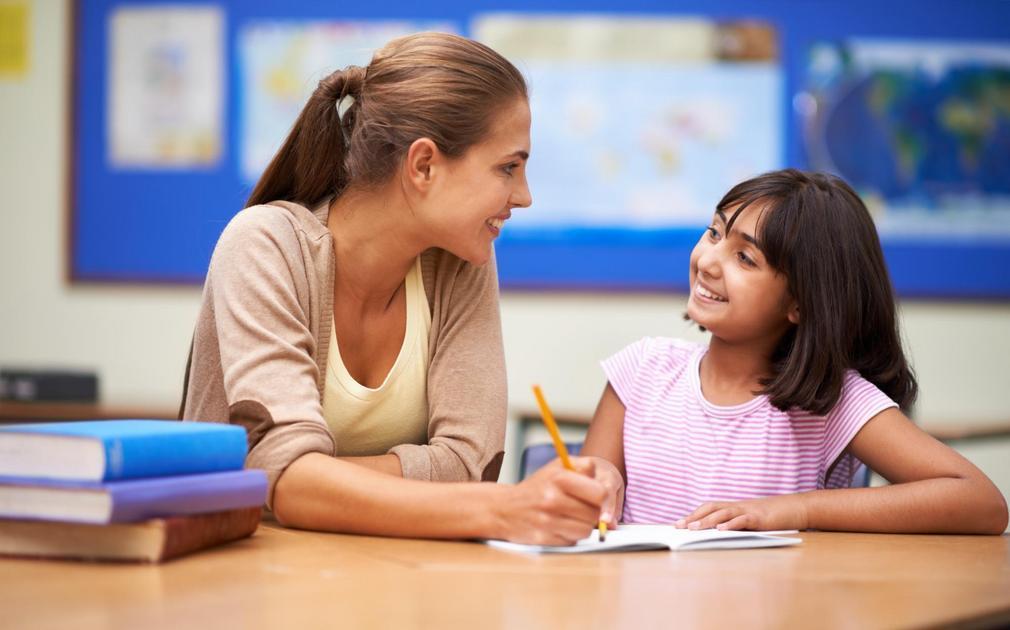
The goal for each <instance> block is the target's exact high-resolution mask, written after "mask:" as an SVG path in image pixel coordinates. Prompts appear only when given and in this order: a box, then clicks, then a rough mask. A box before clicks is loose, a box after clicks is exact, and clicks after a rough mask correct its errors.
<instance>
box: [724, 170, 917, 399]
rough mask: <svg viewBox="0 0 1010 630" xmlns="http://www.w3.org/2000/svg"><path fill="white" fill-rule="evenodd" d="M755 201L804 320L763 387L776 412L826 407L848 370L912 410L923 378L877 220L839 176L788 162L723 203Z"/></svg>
mask: <svg viewBox="0 0 1010 630" xmlns="http://www.w3.org/2000/svg"><path fill="white" fill-rule="evenodd" d="M752 204H755V207H756V208H760V210H761V211H762V215H761V217H760V220H759V222H758V228H757V229H758V234H756V235H755V236H756V237H757V240H758V242H759V243H760V245H761V251H762V252H763V253H764V255H765V258H766V259H767V261H768V263H769V264H770V265H771V266H772V267H774V268H775V269H776V270H778V271H779V272H780V273H782V274H784V275H785V277H786V279H787V281H788V287H789V293H790V295H792V297H793V298H794V299H795V300H796V302H797V304H798V307H799V314H800V319H799V324H798V325H796V326H795V327H793V328H792V329H790V330H789V332H787V333H786V334H785V335H784V336H783V338H782V340H781V341H780V342H779V344H778V347H777V348H776V349H775V352H774V354H773V356H772V363H773V369H772V374H773V376H771V377H770V378H768V379H766V380H764V381H762V385H763V386H764V391H763V393H766V394H768V395H769V398H770V400H771V403H772V404H773V405H775V406H776V407H778V408H779V409H782V410H786V409H789V408H793V407H795V408H800V409H804V410H807V411H810V412H813V413H817V414H820V415H825V414H827V413H828V412H829V411H830V410H831V409H832V408H833V407H834V406H835V404H836V403H837V402H838V399H839V397H840V396H841V391H842V382H843V380H844V376H845V371H846V370H849V369H852V370H856V371H857V372H859V374H860V375H861V376H862V377H863V378H865V379H866V380H868V381H870V382H871V383H873V384H874V385H876V386H877V387H878V388H879V389H880V390H881V391H883V392H884V393H885V394H887V396H888V397H890V398H891V399H892V400H894V401H895V402H896V403H898V405H899V406H900V407H901V408H902V409H904V410H906V411H908V410H910V408H911V406H912V403H913V402H914V401H915V397H916V394H917V392H918V385H917V384H916V381H915V376H914V374H913V373H912V370H911V368H910V367H909V365H908V362H907V361H906V359H905V353H904V351H903V349H902V345H901V338H900V334H899V332H898V320H897V317H896V314H895V305H894V292H893V290H892V288H891V280H890V276H889V275H888V273H887V265H886V264H885V263H884V253H883V251H882V250H881V248H880V239H879V237H878V236H877V229H876V226H875V225H874V223H873V218H872V217H871V216H870V213H869V212H868V211H867V209H866V206H865V205H864V204H863V202H862V200H861V199H860V198H859V196H858V195H857V194H856V193H855V191H853V190H852V188H850V187H849V185H848V184H846V183H845V182H844V181H842V180H841V179H839V178H837V177H835V176H833V175H828V174H824V173H806V172H803V171H798V170H795V169H785V170H781V171H774V172H771V173H765V174H764V175H761V176H759V177H755V178H754V179H750V180H747V181H745V182H743V183H740V184H737V185H736V186H734V187H733V188H732V190H730V191H729V192H728V193H726V195H725V196H724V197H723V198H722V200H721V201H720V202H719V205H718V206H717V207H718V209H719V210H722V211H723V212H725V213H726V214H727V216H729V214H730V213H731V212H732V217H731V218H730V220H729V225H728V226H727V231H728V230H729V228H730V227H731V226H732V224H733V222H734V220H735V219H736V217H737V216H739V214H740V212H741V211H743V210H744V209H745V208H747V207H748V206H750V205H752Z"/></svg>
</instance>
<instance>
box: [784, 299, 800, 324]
mask: <svg viewBox="0 0 1010 630" xmlns="http://www.w3.org/2000/svg"><path fill="white" fill-rule="evenodd" d="M786 317H788V318H789V321H790V322H792V323H793V324H799V323H800V305H799V304H797V303H796V302H795V301H793V303H792V305H791V306H790V307H789V312H788V313H787V314H786Z"/></svg>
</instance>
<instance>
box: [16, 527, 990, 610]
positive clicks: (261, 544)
mask: <svg viewBox="0 0 1010 630" xmlns="http://www.w3.org/2000/svg"><path fill="white" fill-rule="evenodd" d="M801 536H802V538H803V539H804V541H805V542H804V544H802V545H800V546H798V547H793V548H782V549H749V550H740V551H695V552H679V553H673V552H662V551H657V552H642V553H625V554H609V555H608V554H599V555H584V556H566V557H547V556H523V555H517V554H510V553H508V552H504V551H498V550H494V549H490V548H487V547H484V546H481V545H479V544H476V543H461V542H431V541H418V540H396V539H382V538H370V537H358V536H342V535H333V534H317V533H310V532H299V531H292V530H284V529H280V528H278V527H276V526H275V525H272V524H266V525H264V526H262V527H261V528H260V530H259V531H258V532H257V534H256V535H255V536H254V537H253V538H251V539H248V540H245V541H242V542H239V543H235V544H232V545H229V546H225V547H221V548H219V549H215V550H208V551H205V552H203V553H200V554H197V555H193V556H190V557H186V558H182V559H179V560H176V561H174V562H170V563H168V564H165V565H161V566H135V565H111V564H110V565H101V564H78V563H72V562H54V561H32V560H9V559H8V560H0V611H2V613H0V614H2V617H0V618H2V623H0V625H3V626H4V627H5V628H11V627H25V628H44V627H74V628H154V627H165V628H192V627H201V628H202V627H213V628H222V629H223V628H307V627H346V628H389V627H393V628H400V627H402V628H413V627H424V628H481V629H484V628H520V629H524V630H525V629H526V628H537V627H540V628H565V627H567V628H580V629H581V628H620V627H624V628H634V629H635V630H638V629H640V628H660V627H662V628H666V627H674V626H678V627H686V628H693V627H710V628H733V627H748V628H750V627H776V628H780V627H798V628H807V627H817V628H841V627H845V628H877V627H891V628H893V627H921V626H926V625H929V626H933V625H949V624H953V623H966V622H967V623H972V624H974V625H978V626H982V627H984V626H988V625H997V624H1000V623H1008V622H1010V537H1007V536H1001V537H970V536H891V535H872V534H831V533H820V532H811V533H804V534H801Z"/></svg>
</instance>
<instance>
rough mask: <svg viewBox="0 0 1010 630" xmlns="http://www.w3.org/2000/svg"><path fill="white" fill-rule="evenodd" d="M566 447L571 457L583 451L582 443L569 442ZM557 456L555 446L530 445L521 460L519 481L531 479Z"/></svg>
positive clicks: (525, 449)
mask: <svg viewBox="0 0 1010 630" xmlns="http://www.w3.org/2000/svg"><path fill="white" fill-rule="evenodd" d="M565 446H566V447H567V448H568V454H569V455H578V454H579V451H581V450H582V443H581V442H568V443H565ZM557 456H558V454H557V452H555V450H554V445H553V444H530V445H529V446H527V447H526V448H524V449H523V454H522V457H521V458H520V459H519V481H522V480H523V479H525V478H527V477H529V476H530V475H532V474H533V473H535V472H536V471H537V470H539V469H540V468H541V467H542V466H544V465H546V464H547V463H548V462H550V461H551V460H552V459H554V458H555V457H557Z"/></svg>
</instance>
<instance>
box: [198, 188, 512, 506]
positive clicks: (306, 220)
mask: <svg viewBox="0 0 1010 630" xmlns="http://www.w3.org/2000/svg"><path fill="white" fill-rule="evenodd" d="M327 213H328V204H327V203H323V204H321V205H320V206H319V207H318V208H316V209H315V210H314V211H310V210H308V209H307V208H305V207H303V206H300V205H297V204H294V203H289V202H281V201H279V202H274V203H273V204H271V205H264V206H254V207H251V208H246V209H245V210H243V211H242V212H240V213H238V214H237V215H236V216H235V218H234V219H232V221H231V222H230V223H229V224H228V226H227V227H226V228H225V230H224V232H223V233H222V234H221V238H220V239H219V241H218V243H217V246H216V247H215V249H214V255H213V257H212V258H211V262H210V269H209V270H208V272H207V281H206V283H205V285H204V289H203V301H202V304H201V307H200V314H199V317H198V319H197V323H196V330H195V332H194V336H193V345H192V348H191V350H190V356H189V362H188V365H187V367H186V381H185V386H184V393H183V401H182V409H181V411H180V416H181V418H183V419H185V420H200V421H209V422H230V423H233V424H239V425H242V426H244V427H245V428H246V431H247V432H248V439H249V454H248V455H247V457H246V466H247V467H251V468H261V469H264V470H265V471H266V472H267V475H268V477H269V480H270V490H269V492H268V495H267V506H268V507H271V506H272V505H273V490H274V485H275V484H276V482H277V479H278V478H279V477H280V475H281V473H282V472H283V471H284V469H285V468H286V467H287V466H288V465H289V464H291V462H293V461H294V460H296V459H297V458H298V457H300V456H302V455H304V454H306V453H311V452H318V453H326V454H328V455H333V454H334V453H335V452H336V447H335V444H334V442H333V437H332V436H331V435H330V432H329V430H328V428H327V426H326V422H325V421H324V420H323V412H322V392H323V387H324V383H325V375H326V357H327V352H328V350H329V340H330V327H331V325H332V321H333V278H334V270H335V266H336V264H339V262H338V261H336V260H335V256H334V248H333V238H332V237H331V236H330V233H329V231H328V229H327V227H326V217H327ZM421 273H422V275H423V278H424V288H425V292H426V293H427V295H428V302H429V306H430V308H431V334H430V338H429V355H430V357H431V362H430V364H429V365H428V443H427V444H421V445H415V444H402V445H399V446H396V447H394V448H392V449H391V450H390V452H391V453H395V454H396V455H397V456H398V457H399V459H400V465H401V467H402V469H403V476H404V477H406V478H410V479H424V480H430V481H467V480H470V481H478V480H483V481H488V480H491V481H493V480H497V478H498V473H499V471H500V469H501V463H502V458H503V456H504V452H503V445H504V441H505V417H506V397H507V394H506V383H505V358H504V351H503V348H502V337H501V317H500V314H499V310H498V278H497V272H496V268H495V264H494V261H493V259H492V262H491V263H489V264H487V265H485V266H483V267H475V266H473V265H471V264H469V263H467V262H464V261H463V260H461V259H459V258H457V257H456V256H454V255H452V254H450V253H448V252H446V251H444V250H440V249H430V250H428V251H426V252H424V253H423V254H422V255H421Z"/></svg>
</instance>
